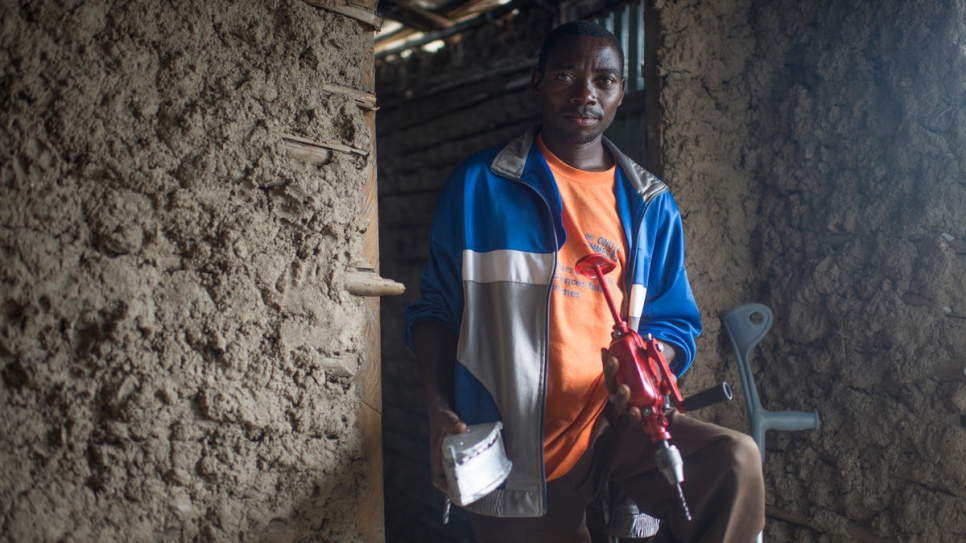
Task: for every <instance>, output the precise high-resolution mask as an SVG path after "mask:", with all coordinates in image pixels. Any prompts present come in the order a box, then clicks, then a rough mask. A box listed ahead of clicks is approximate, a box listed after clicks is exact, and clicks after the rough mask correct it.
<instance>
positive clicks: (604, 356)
mask: <svg viewBox="0 0 966 543" xmlns="http://www.w3.org/2000/svg"><path fill="white" fill-rule="evenodd" d="M600 357H601V361H602V362H603V364H604V384H605V385H607V392H610V403H612V404H614V407H615V408H617V414H618V415H625V416H627V418H629V419H630V420H631V422H632V423H634V424H640V423H641V420H642V419H641V410H640V409H638V408H636V407H633V406H629V405H628V404H629V403H630V401H631V389H630V387H628V386H627V385H618V384H617V369H618V368H619V367H620V362H618V361H617V359H616V358H614V357H613V356H611V355H610V352H609V351H608V350H607V349H601V350H600Z"/></svg>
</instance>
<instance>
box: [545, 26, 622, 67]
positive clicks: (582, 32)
mask: <svg viewBox="0 0 966 543" xmlns="http://www.w3.org/2000/svg"><path fill="white" fill-rule="evenodd" d="M566 36H590V37H592V38H602V39H605V40H607V41H609V42H611V43H612V44H614V47H615V48H617V54H618V56H620V59H621V75H622V76H623V75H624V48H623V47H621V42H620V40H618V39H617V36H615V35H614V34H613V33H612V32H611V31H610V30H607V29H606V28H604V27H602V26H600V25H599V24H597V23H592V22H590V21H570V22H569V23H564V24H562V25H560V26H558V27H557V28H554V29H553V30H551V31H550V34H547V37H546V38H544V40H543V45H541V46H540V60H539V61H537V70H539V71H540V73H543V69H544V66H545V65H546V63H547V57H549V56H550V52H551V51H553V48H554V47H556V46H557V42H559V41H560V39H561V38H564V37H566Z"/></svg>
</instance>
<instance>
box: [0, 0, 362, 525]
mask: <svg viewBox="0 0 966 543" xmlns="http://www.w3.org/2000/svg"><path fill="white" fill-rule="evenodd" d="M0 20H2V33H0V36H2V38H0V70H2V72H0V104H2V107H0V111H2V112H3V126H2V129H0V195H2V196H0V375H2V383H0V411H2V417H0V434H2V435H3V436H4V437H3V439H2V440H0V534H2V535H0V540H2V541H18V542H22V541H296V540H299V541H356V540H361V536H360V535H359V527H358V526H357V522H358V519H357V516H358V510H359V502H360V499H361V498H360V496H361V495H362V494H363V493H364V492H365V491H366V489H367V485H368V483H367V478H366V475H365V470H364V466H365V458H364V454H363V446H362V436H361V433H360V431H359V430H358V429H357V428H356V418H357V414H358V411H359V409H360V405H361V391H360V388H361V386H360V384H359V382H358V381H359V378H358V372H359V370H360V365H361V364H362V362H363V359H364V358H365V356H364V354H365V353H364V352H363V350H364V349H363V345H365V340H364V337H363V335H364V328H365V325H366V317H365V314H366V311H367V310H366V305H365V302H364V301H363V300H362V299H360V298H355V297H352V296H350V295H349V294H348V293H347V292H346V291H345V289H344V285H343V283H344V279H343V278H344V276H345V273H346V271H347V270H353V269H354V268H353V266H362V267H365V265H364V264H360V263H359V260H360V243H361V241H360V240H361V238H362V236H363V235H364V233H365V231H366V229H367V227H368V226H369V221H368V219H367V218H366V212H365V209H364V208H363V207H364V205H363V204H364V202H363V196H362V192H363V191H362V189H363V186H364V184H365V183H366V180H367V179H368V178H369V172H370V168H371V167H373V164H372V163H371V161H370V156H371V153H370V147H371V140H372V134H371V132H370V130H369V128H367V125H366V123H365V121H364V111H363V110H361V109H360V108H359V107H358V105H357V102H356V101H355V100H353V99H352V98H351V97H349V96H348V95H346V94H341V93H339V92H324V91H323V88H324V86H325V85H327V84H332V85H339V86H343V87H347V88H352V89H357V90H362V91H366V92H372V91H373V89H372V88H371V86H372V85H371V83H368V84H367V83H366V81H365V77H364V70H365V66H366V62H365V60H366V59H365V53H366V50H367V46H369V45H368V44H369V43H371V32H370V31H369V30H368V29H366V28H364V27H363V26H362V25H361V24H360V23H359V22H358V21H353V20H350V19H346V18H344V17H342V16H340V15H336V14H332V13H329V12H326V11H322V10H319V9H316V8H312V7H310V6H309V5H307V4H306V3H304V2H301V1H296V0H288V1H281V2H259V1H245V2H229V1H214V2H189V1H181V2H174V3H168V2H148V1H141V0H135V1H130V2H125V1H120V0H117V1H114V0H100V1H83V2H81V1H73V2H27V1H24V2H4V3H3V5H2V7H0ZM371 66H372V64H371V60H370V61H369V69H370V70H371ZM367 85H368V87H369V88H366V87H367ZM283 136H286V137H290V138H291V137H296V138H302V139H304V140H309V141H310V142H315V143H318V142H328V143H327V145H329V148H326V147H324V146H323V147H319V146H317V145H316V146H313V145H309V148H310V149H309V150H310V151H311V152H309V153H308V154H307V155H306V153H304V152H303V153H302V155H301V156H309V157H310V158H311V161H310V162H306V161H303V160H299V159H297V158H295V157H294V156H291V155H288V156H287V153H289V152H290V151H292V146H291V145H290V144H288V145H287V144H285V143H284V141H283ZM303 143H304V142H303ZM333 144H334V145H333ZM303 147H304V146H303ZM347 148H352V149H353V150H352V151H350V152H347V151H346V150H345V149H347ZM332 149H343V150H332ZM303 151H304V148H303Z"/></svg>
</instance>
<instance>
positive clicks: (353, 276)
mask: <svg viewBox="0 0 966 543" xmlns="http://www.w3.org/2000/svg"><path fill="white" fill-rule="evenodd" d="M345 288H346V290H347V291H349V293H350V294H355V295H356V296H398V295H400V294H402V293H403V292H405V291H406V285H404V284H402V283H398V282H396V281H393V280H392V279H386V278H385V277H380V276H378V275H376V273H375V272H373V271H354V272H349V273H347V274H346V277H345Z"/></svg>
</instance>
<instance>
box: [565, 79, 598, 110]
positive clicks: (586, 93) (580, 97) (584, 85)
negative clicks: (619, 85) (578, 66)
mask: <svg viewBox="0 0 966 543" xmlns="http://www.w3.org/2000/svg"><path fill="white" fill-rule="evenodd" d="M570 100H571V101H572V102H573V103H575V104H595V103H597V89H595V88H594V85H593V82H592V81H591V80H589V79H584V80H580V81H578V82H577V85H575V88H574V92H573V95H571V97H570Z"/></svg>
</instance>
